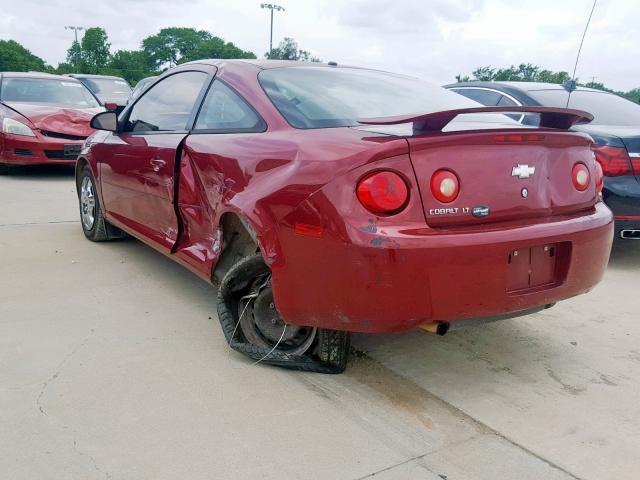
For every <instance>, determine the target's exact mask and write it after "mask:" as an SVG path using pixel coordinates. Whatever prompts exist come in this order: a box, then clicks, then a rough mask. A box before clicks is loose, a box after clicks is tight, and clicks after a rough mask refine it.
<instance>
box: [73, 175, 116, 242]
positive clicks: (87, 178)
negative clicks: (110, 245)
mask: <svg viewBox="0 0 640 480" xmlns="http://www.w3.org/2000/svg"><path fill="white" fill-rule="evenodd" d="M95 185H96V181H95V178H94V176H93V172H91V168H90V167H89V166H88V165H85V167H84V168H83V169H82V171H81V172H80V177H79V178H78V184H77V189H78V205H79V209H80V225H82V231H83V232H84V236H85V237H87V238H88V239H89V240H91V241H92V242H106V241H109V240H113V239H116V238H123V237H125V236H126V234H125V233H124V232H123V231H122V230H120V229H119V228H116V227H114V226H113V225H111V224H110V223H109V222H107V221H106V220H105V219H104V215H103V214H102V208H101V206H100V199H99V198H98V195H97V194H96V188H95Z"/></svg>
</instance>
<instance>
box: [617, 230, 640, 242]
mask: <svg viewBox="0 0 640 480" xmlns="http://www.w3.org/2000/svg"><path fill="white" fill-rule="evenodd" d="M620 238H622V239H624V240H640V230H622V231H621V232H620Z"/></svg>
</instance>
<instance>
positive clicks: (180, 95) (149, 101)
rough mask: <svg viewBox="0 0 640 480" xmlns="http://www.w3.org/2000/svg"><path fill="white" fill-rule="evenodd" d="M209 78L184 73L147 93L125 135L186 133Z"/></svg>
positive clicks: (134, 109) (197, 73) (163, 82)
mask: <svg viewBox="0 0 640 480" xmlns="http://www.w3.org/2000/svg"><path fill="white" fill-rule="evenodd" d="M207 78H208V75H207V74H206V73H203V72H181V73H176V74H174V75H171V76H169V77H167V78H165V79H163V80H162V81H160V82H159V83H157V84H155V85H154V86H153V87H152V88H151V89H150V90H147V91H146V92H145V93H144V95H143V96H142V97H141V98H140V100H139V101H138V102H137V103H136V104H135V105H134V106H133V108H132V109H131V113H130V114H129V118H128V119H127V124H126V125H125V128H124V131H125V132H136V133H137V132H176V131H182V130H186V128H187V122H188V121H189V118H190V117H191V112H192V111H193V107H194V104H195V102H196V99H197V98H198V95H199V94H200V91H201V90H202V86H203V85H204V83H205V82H206V80H207Z"/></svg>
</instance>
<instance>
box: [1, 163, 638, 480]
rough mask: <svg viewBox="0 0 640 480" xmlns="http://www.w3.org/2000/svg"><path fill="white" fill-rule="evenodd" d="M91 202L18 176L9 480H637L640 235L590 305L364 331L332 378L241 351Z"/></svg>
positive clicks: (6, 238)
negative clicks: (437, 330)
mask: <svg viewBox="0 0 640 480" xmlns="http://www.w3.org/2000/svg"><path fill="white" fill-rule="evenodd" d="M75 202H76V200H75V197H74V187H73V177H72V172H71V171H70V170H66V171H59V170H57V169H42V168H41V169H30V170H19V171H18V172H17V173H15V174H13V175H11V176H9V177H4V178H3V177H0V472H3V474H2V478H7V479H9V478H10V479H12V480H15V479H29V480H33V479H35V478H37V479H39V480H42V479H61V478H64V479H82V480H86V479H93V478H96V479H103V478H111V479H137V478H150V479H175V478H185V479H187V478H188V479H204V478H216V479H227V478H228V479H234V478H263V479H272V478H273V479H275V478H278V479H283V478H284V479H288V478H305V479H307V478H308V479H315V478H331V479H357V478H371V477H372V476H373V478H375V479H385V480H392V479H435V480H438V479H449V480H452V479H469V480H471V479H473V480H477V479H502V478H518V479H519V480H526V479H540V478H544V479H563V480H564V479H575V478H579V479H585V480H586V479H594V480H596V479H597V480H602V479H608V478H615V479H617V480H620V479H636V478H637V472H638V471H640V456H639V455H638V454H637V453H638V452H639V451H640V435H639V433H640V398H639V397H640V389H639V387H638V385H640V367H639V364H640V347H639V346H638V338H639V335H640V322H638V306H639V305H640V301H639V299H638V293H637V292H638V290H637V286H638V278H639V277H638V272H640V242H638V244H625V245H622V246H618V247H617V248H616V249H615V251H614V256H613V258H612V261H611V265H610V268H609V269H608V271H607V274H606V277H605V280H604V282H603V283H602V284H601V285H600V286H599V287H598V288H597V289H596V290H595V291H594V292H592V293H590V294H589V295H587V296H582V297H578V298H575V299H571V300H569V301H566V302H563V303H561V304H559V305H557V306H556V307H554V308H553V309H551V310H547V311H545V312H544V313H540V314H538V315H535V316H532V317H529V318H521V319H515V320H509V321H504V322H500V323H495V324H490V325H486V326H483V327H478V328H474V329H468V330H465V331H457V332H453V333H451V334H449V335H447V336H445V337H443V338H439V337H432V336H429V335H428V334H426V333H423V332H409V333H405V334H401V335H384V336H364V335H358V336H356V337H355V339H354V344H355V348H356V349H357V350H358V351H359V352H360V354H359V355H356V356H354V358H353V360H352V364H351V365H350V367H349V369H348V370H347V373H345V374H344V375H339V376H322V375H314V374H302V373H296V372H289V371H285V370H280V369H277V368H272V367H268V366H262V365H258V366H252V365H251V363H250V362H249V361H248V360H246V359H245V358H244V357H242V356H240V355H239V354H237V353H235V352H232V351H231V350H230V349H229V348H228V347H227V346H226V343H225V341H224V337H223V335H222V332H221V331H220V328H219V325H218V323H217V319H216V316H215V302H214V291H213V289H212V288H211V287H210V286H208V285H207V284H205V283H204V282H202V281H200V280H199V279H197V278H196V277H195V276H192V275H191V274H190V273H188V272H187V271H186V270H184V269H182V268H181V267H180V266H178V265H177V264H174V263H173V262H172V261H170V260H168V259H166V258H164V257H163V256H162V255H160V254H157V253H155V252H154V251H152V250H151V249H150V248H148V247H146V246H144V245H142V244H141V243H140V242H137V241H135V240H131V239H129V240H125V241H118V242H112V243H103V244H92V243H90V242H88V241H86V240H85V239H84V237H83V235H82V232H81V229H80V225H79V224H78V223H77V212H76V210H77V207H76V203H75ZM374 474H375V475H374Z"/></svg>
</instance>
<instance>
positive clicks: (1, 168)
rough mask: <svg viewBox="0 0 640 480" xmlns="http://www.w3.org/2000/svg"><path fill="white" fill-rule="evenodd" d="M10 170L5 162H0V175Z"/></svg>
mask: <svg viewBox="0 0 640 480" xmlns="http://www.w3.org/2000/svg"><path fill="white" fill-rule="evenodd" d="M10 171H11V167H10V166H9V165H7V164H6V163H0V175H8V174H9V172H10Z"/></svg>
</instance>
